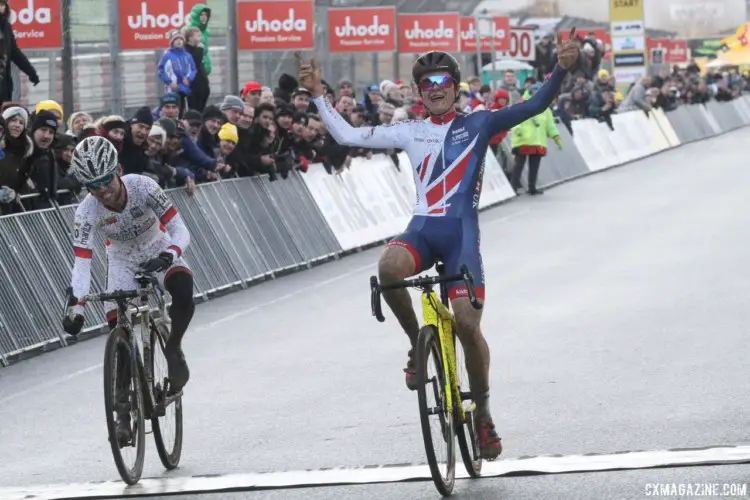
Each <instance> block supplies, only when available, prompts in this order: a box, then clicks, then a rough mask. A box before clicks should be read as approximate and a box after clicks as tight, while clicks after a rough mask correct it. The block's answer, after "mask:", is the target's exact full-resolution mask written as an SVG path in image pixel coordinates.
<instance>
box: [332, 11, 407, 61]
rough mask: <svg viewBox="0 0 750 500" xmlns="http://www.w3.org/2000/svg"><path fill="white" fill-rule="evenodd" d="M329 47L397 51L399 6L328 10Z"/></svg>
mask: <svg viewBox="0 0 750 500" xmlns="http://www.w3.org/2000/svg"><path fill="white" fill-rule="evenodd" d="M328 33H329V34H330V35H329V37H328V50H329V51H330V52H331V53H341V52H393V51H395V50H396V8H395V7H372V8H370V7H363V8H356V9H328Z"/></svg>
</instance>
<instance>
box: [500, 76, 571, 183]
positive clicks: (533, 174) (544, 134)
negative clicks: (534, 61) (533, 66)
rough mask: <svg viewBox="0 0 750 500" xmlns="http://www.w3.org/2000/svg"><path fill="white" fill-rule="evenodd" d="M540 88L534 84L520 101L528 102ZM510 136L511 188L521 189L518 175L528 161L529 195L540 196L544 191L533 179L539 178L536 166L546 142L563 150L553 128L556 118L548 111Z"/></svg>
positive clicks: (518, 127) (540, 160)
mask: <svg viewBox="0 0 750 500" xmlns="http://www.w3.org/2000/svg"><path fill="white" fill-rule="evenodd" d="M541 87H542V86H541V85H540V84H538V83H535V84H534V85H532V86H531V87H529V88H528V89H527V90H526V92H525V93H524V95H523V99H524V100H526V99H529V98H530V97H531V96H533V95H534V94H535V93H536V92H537V91H538V90H539V89H540V88H541ZM511 132H512V135H511V148H512V151H513V154H514V155H515V165H514V167H513V174H512V175H511V180H510V183H511V186H513V189H515V190H516V191H518V190H520V189H521V174H522V173H523V168H524V166H525V165H526V159H527V158H528V159H529V179H528V180H529V186H528V193H529V194H531V195H536V194H542V193H543V192H544V191H543V190H542V189H538V188H537V187H536V179H537V175H538V174H539V166H540V165H541V163H542V158H544V157H545V156H546V155H547V139H550V138H551V139H553V140H554V141H555V143H556V144H557V147H558V148H560V149H562V141H561V140H560V134H559V133H558V131H557V126H556V125H555V117H554V116H553V115H552V110H551V109H550V108H547V109H546V110H544V112H543V113H541V114H539V115H536V116H535V117H533V118H531V119H529V120H526V121H525V122H523V123H522V124H520V125H518V126H516V127H513V129H512V131H511Z"/></svg>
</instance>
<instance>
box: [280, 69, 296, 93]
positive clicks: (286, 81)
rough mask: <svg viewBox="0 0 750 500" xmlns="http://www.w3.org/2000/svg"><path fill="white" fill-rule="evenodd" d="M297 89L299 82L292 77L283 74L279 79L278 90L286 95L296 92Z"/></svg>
mask: <svg viewBox="0 0 750 500" xmlns="http://www.w3.org/2000/svg"><path fill="white" fill-rule="evenodd" d="M297 87H299V82H297V79H296V78H294V77H293V76H292V75H288V74H286V73H284V74H283V75H281V76H280V77H279V88H280V89H281V90H283V91H284V92H286V93H287V94H291V93H292V92H294V91H295V90H297Z"/></svg>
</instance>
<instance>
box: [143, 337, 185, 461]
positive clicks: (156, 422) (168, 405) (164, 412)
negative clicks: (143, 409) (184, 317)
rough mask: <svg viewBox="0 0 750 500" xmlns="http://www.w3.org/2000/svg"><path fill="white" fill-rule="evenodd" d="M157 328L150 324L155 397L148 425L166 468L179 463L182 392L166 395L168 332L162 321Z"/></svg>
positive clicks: (180, 454)
mask: <svg viewBox="0 0 750 500" xmlns="http://www.w3.org/2000/svg"><path fill="white" fill-rule="evenodd" d="M160 328H161V329H162V330H161V331H160V332H157V331H156V329H155V328H153V327H152V328H151V374H152V375H153V377H154V383H153V394H154V400H155V409H154V415H153V417H151V427H152V429H153V430H154V442H155V443H156V451H157V452H158V453H159V459H160V460H161V463H162V465H164V467H165V468H166V469H167V470H172V469H175V468H177V466H178V465H179V464H180V457H181V456H182V396H177V397H175V398H169V399H167V391H166V389H167V379H168V377H169V369H168V367H167V358H166V357H165V356H164V348H165V346H166V342H167V338H168V337H169V335H168V334H167V332H166V331H165V330H166V327H164V325H161V326H160Z"/></svg>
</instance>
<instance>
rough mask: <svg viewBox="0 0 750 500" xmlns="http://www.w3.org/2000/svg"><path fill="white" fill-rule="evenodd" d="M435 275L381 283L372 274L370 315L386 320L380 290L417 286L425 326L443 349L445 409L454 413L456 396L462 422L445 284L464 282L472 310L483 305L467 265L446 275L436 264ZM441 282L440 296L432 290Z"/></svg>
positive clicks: (461, 408) (451, 327)
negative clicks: (458, 272) (386, 283)
mask: <svg viewBox="0 0 750 500" xmlns="http://www.w3.org/2000/svg"><path fill="white" fill-rule="evenodd" d="M437 272H438V276H437V277H431V276H423V277H419V278H416V279H412V280H404V281H399V282H396V283H390V284H388V285H380V284H379V283H378V279H377V278H376V277H375V276H372V277H371V278H370V288H371V291H372V295H371V306H372V313H373V316H375V317H376V318H377V320H378V321H380V322H381V323H382V322H383V321H385V317H384V316H383V312H382V307H381V303H380V295H381V293H382V291H383V290H393V289H398V288H409V287H411V288H418V289H420V290H422V295H421V302H422V317H423V321H424V326H432V327H434V328H435V329H436V330H437V332H438V339H439V342H440V349H441V352H442V356H441V359H442V362H443V372H444V373H445V374H446V380H445V388H444V390H445V398H446V411H447V412H448V413H449V414H450V413H451V412H453V405H454V402H453V398H454V397H456V398H458V401H457V404H456V406H457V408H458V417H459V420H460V421H461V422H464V421H465V420H466V410H465V409H464V407H463V404H461V401H462V398H463V395H462V394H461V393H460V391H459V380H458V369H457V366H456V351H455V348H454V344H453V320H454V318H453V313H452V312H451V311H450V309H449V302H448V286H447V283H449V282H451V281H463V282H464V283H466V287H467V289H468V296H469V301H470V302H471V305H472V306H473V307H474V308H475V309H481V308H482V304H481V303H480V302H479V301H478V300H477V297H476V293H475V291H474V277H473V275H472V274H471V272H470V271H469V270H468V268H467V267H466V266H461V274H459V275H455V276H445V265H444V264H443V263H439V264H438V265H437ZM435 285H440V298H438V295H437V293H435V291H434V289H433V288H434V286H435Z"/></svg>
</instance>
